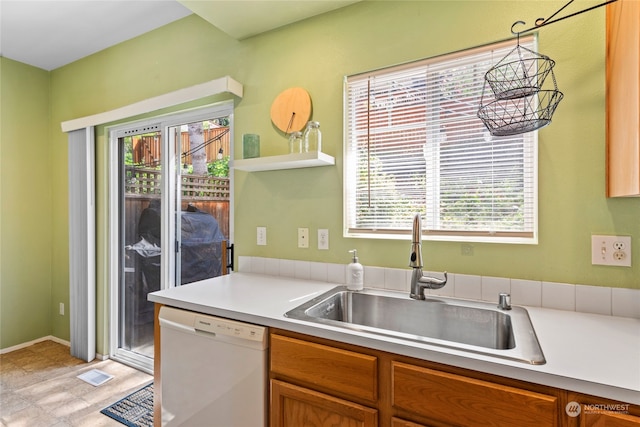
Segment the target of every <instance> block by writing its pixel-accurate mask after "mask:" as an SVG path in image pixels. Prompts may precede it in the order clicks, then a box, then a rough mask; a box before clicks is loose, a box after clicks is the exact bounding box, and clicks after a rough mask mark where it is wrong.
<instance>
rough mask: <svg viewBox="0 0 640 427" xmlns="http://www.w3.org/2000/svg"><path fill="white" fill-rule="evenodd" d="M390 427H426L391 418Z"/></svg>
mask: <svg viewBox="0 0 640 427" xmlns="http://www.w3.org/2000/svg"><path fill="white" fill-rule="evenodd" d="M391 427H428V426H425V425H424V424H416V423H412V422H411V421H406V420H401V419H400V418H396V417H393V418H391Z"/></svg>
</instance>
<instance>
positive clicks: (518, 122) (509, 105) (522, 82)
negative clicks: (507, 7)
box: [478, 21, 564, 136]
mask: <svg viewBox="0 0 640 427" xmlns="http://www.w3.org/2000/svg"><path fill="white" fill-rule="evenodd" d="M518 23H522V24H524V22H522V21H518V22H516V23H515V24H513V25H514V26H515V25H516V24H518ZM511 28H512V32H513V27H511ZM517 35H518V43H517V45H516V47H515V48H514V49H513V50H512V51H511V52H509V53H508V54H507V55H506V56H505V57H504V58H502V59H501V60H500V61H499V62H498V63H497V64H496V65H494V66H493V67H491V68H490V69H489V71H487V72H486V74H485V77H484V79H485V82H484V86H483V88H482V96H481V98H480V108H479V109H478V117H479V118H480V120H482V122H483V123H484V125H485V126H486V127H487V129H488V130H489V132H490V133H491V135H493V136H508V135H517V134H521V133H526V132H531V131H533V130H536V129H540V128H542V127H544V126H547V125H548V124H550V123H551V118H552V117H553V113H554V112H555V110H556V108H557V107H558V104H559V103H560V101H561V100H562V98H563V96H564V95H563V94H562V92H560V91H559V90H558V84H557V82H556V77H555V75H554V73H553V67H554V66H555V61H553V60H552V59H551V58H549V57H548V56H545V55H541V54H539V53H537V52H534V51H532V50H530V49H527V48H526V47H524V46H521V45H520V33H517ZM548 77H551V79H550V80H549V79H548ZM548 81H550V82H551V83H549V82H548ZM545 83H546V84H545ZM488 88H489V89H490V90H487V89H488Z"/></svg>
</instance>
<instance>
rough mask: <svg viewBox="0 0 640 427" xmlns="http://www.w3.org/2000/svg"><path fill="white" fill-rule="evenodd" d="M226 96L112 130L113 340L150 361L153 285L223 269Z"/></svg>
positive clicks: (129, 354) (122, 355)
mask: <svg viewBox="0 0 640 427" xmlns="http://www.w3.org/2000/svg"><path fill="white" fill-rule="evenodd" d="M232 117H233V115H232V104H231V105H230V104H223V106H217V107H215V106H214V107H211V108H208V109H205V110H202V111H200V110H198V111H194V112H188V113H181V114H176V115H173V116H170V117H162V118H159V119H158V120H157V121H156V122H142V123H138V124H134V125H129V126H122V127H117V128H115V129H113V130H111V132H110V134H111V137H110V141H111V144H112V149H111V153H112V154H111V157H112V160H111V174H112V178H111V181H110V182H111V188H112V191H111V195H112V196H111V200H112V203H111V204H112V206H111V210H110V216H111V222H110V223H111V227H112V233H111V236H112V239H111V241H110V245H111V248H110V254H111V257H112V259H111V262H110V264H111V269H110V271H111V280H110V283H111V286H110V292H111V304H112V309H111V333H110V340H111V350H110V355H111V357H113V358H114V359H116V360H120V361H122V362H125V363H128V364H130V365H132V366H135V367H138V368H140V369H142V370H145V371H147V372H151V371H152V369H153V347H154V345H153V344H154V343H153V327H154V307H153V303H151V302H149V301H148V300H147V295H148V294H149V293H150V292H154V291H158V290H161V289H167V288H170V287H173V286H181V285H185V284H188V283H192V282H195V281H199V280H205V279H208V278H211V277H216V276H219V275H221V274H223V273H224V272H225V271H226V265H224V263H223V259H224V257H223V254H224V252H225V250H226V247H227V244H228V242H229V241H230V240H231V238H232V236H231V229H232V227H231V222H230V218H231V214H230V209H231V203H230V196H231V191H230V187H231V178H230V176H229V175H230V174H229V167H228V164H229V159H230V156H231V145H232V144H231V134H232Z"/></svg>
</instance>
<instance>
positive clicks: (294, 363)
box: [271, 334, 378, 401]
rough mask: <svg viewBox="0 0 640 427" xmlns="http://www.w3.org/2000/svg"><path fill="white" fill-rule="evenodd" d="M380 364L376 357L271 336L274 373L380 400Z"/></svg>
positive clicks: (279, 336)
mask: <svg viewBox="0 0 640 427" xmlns="http://www.w3.org/2000/svg"><path fill="white" fill-rule="evenodd" d="M377 367H378V358H377V357H375V356H369V355H366V354H360V353H356V352H353V351H348V350H342V349H338V348H334V347H329V346H326V345H321V344H315V343H310V342H306V341H302V340H298V339H295V338H289V337H284V336H281V335H276V334H274V335H272V336H271V372H272V373H273V374H276V376H277V375H284V376H285V377H288V378H291V379H295V380H298V381H301V382H302V383H303V384H306V385H309V386H316V387H319V388H321V389H322V390H328V391H333V392H336V393H338V394H340V395H348V396H351V397H358V398H362V399H367V400H370V401H376V400H377V398H378V380H377V378H378V377H377Z"/></svg>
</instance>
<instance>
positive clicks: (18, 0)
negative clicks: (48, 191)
mask: <svg viewBox="0 0 640 427" xmlns="http://www.w3.org/2000/svg"><path fill="white" fill-rule="evenodd" d="M357 1H360V0H280V1H276V0H179V1H176V0H0V56H4V57H7V58H10V59H13V60H16V61H19V62H23V63H25V64H29V65H33V66H35V67H38V68H43V69H45V70H53V69H55V68H58V67H61V66H63V65H66V64H68V63H70V62H73V61H76V60H78V59H80V58H84V57H85V56H88V55H91V54H93V53H96V52H99V51H101V50H103V49H106V48H108V47H110V46H113V45H116V44H118V43H121V42H123V41H126V40H129V39H131V38H134V37H137V36H139V35H141V34H144V33H146V32H148V31H151V30H154V29H156V28H158V27H161V26H163V25H166V24H168V23H170V22H173V21H176V20H178V19H181V18H184V17H185V16H188V15H190V14H191V13H196V14H197V15H199V16H200V17H202V18H203V19H205V20H207V21H208V22H210V23H211V24H212V25H214V26H216V27H218V28H219V29H220V30H222V31H224V32H225V33H227V34H229V35H230V36H232V37H234V38H236V39H238V40H242V39H244V38H247V37H251V36H253V35H256V34H259V33H262V32H265V31H269V30H271V29H274V28H278V27H281V26H283V25H287V24H290V23H292V22H296V21H299V20H302V19H306V18H309V17H311V16H314V15H318V14H321V13H325V12H328V11H330V10H334V9H338V8H341V7H344V6H346V5H348V4H351V3H355V2H357Z"/></svg>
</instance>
